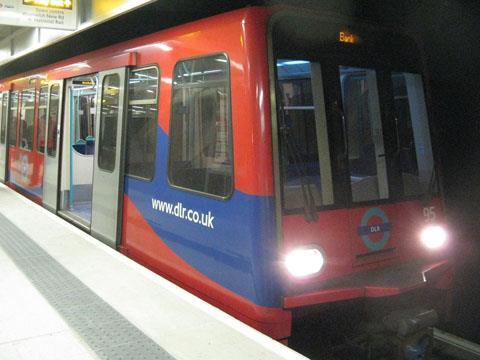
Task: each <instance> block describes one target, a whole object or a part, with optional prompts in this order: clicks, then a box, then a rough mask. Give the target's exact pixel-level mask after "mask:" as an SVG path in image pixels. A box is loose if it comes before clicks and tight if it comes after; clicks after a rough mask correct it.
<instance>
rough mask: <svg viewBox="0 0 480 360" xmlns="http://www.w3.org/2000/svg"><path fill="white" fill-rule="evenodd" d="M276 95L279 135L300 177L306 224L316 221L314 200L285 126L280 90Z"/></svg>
mask: <svg viewBox="0 0 480 360" xmlns="http://www.w3.org/2000/svg"><path fill="white" fill-rule="evenodd" d="M277 91H278V93H279V95H280V96H279V97H278V98H280V101H279V106H278V114H279V119H280V134H281V137H282V142H283V143H284V144H285V147H286V150H287V156H291V158H292V159H293V163H294V166H295V170H296V172H297V174H298V175H299V177H300V186H301V189H302V198H303V205H304V210H305V220H306V221H307V222H313V221H315V220H317V219H318V215H317V206H316V203H315V199H314V197H313V194H312V189H311V188H310V183H309V182H306V178H307V177H308V174H307V170H306V168H305V162H304V161H303V160H302V158H301V156H300V150H299V149H298V147H297V145H296V143H295V142H294V141H293V139H292V138H293V136H290V135H291V132H290V127H289V126H288V124H287V120H286V116H287V115H286V114H285V105H284V103H283V96H282V95H283V93H282V91H281V89H280V88H278V90H277Z"/></svg>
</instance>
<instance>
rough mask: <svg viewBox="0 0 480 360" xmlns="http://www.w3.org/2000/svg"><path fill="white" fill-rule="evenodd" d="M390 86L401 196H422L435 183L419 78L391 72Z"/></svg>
mask: <svg viewBox="0 0 480 360" xmlns="http://www.w3.org/2000/svg"><path fill="white" fill-rule="evenodd" d="M392 83H393V96H394V105H395V122H396V126H397V134H398V156H399V162H400V168H401V172H402V180H403V189H404V195H406V196H414V195H421V194H423V193H425V192H426V191H427V190H428V188H429V187H431V186H432V185H433V184H431V183H432V181H434V180H435V174H434V165H433V154H432V145H431V141H430V131H429V126H428V117H427V108H426V105H425V95H424V91H423V84H422V77H421V76H420V75H418V74H410V73H393V74H392Z"/></svg>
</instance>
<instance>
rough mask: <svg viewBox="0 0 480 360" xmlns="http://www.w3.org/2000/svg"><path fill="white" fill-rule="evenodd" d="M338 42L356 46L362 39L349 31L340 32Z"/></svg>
mask: <svg viewBox="0 0 480 360" xmlns="http://www.w3.org/2000/svg"><path fill="white" fill-rule="evenodd" d="M338 41H340V42H343V43H347V44H356V43H358V42H359V41H360V38H359V37H358V36H357V35H355V34H352V33H351V32H348V31H340V32H339V33H338Z"/></svg>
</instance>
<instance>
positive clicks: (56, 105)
mask: <svg viewBox="0 0 480 360" xmlns="http://www.w3.org/2000/svg"><path fill="white" fill-rule="evenodd" d="M62 95H63V81H55V82H52V83H50V85H49V90H48V105H47V122H46V134H45V147H44V170H43V205H44V206H45V207H46V208H48V209H49V210H51V211H53V212H56V211H57V199H58V197H57V195H58V165H59V157H60V154H59V143H60V141H59V140H60V127H61V122H60V116H61V111H60V110H61V104H62Z"/></svg>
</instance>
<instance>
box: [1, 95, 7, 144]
mask: <svg viewBox="0 0 480 360" xmlns="http://www.w3.org/2000/svg"><path fill="white" fill-rule="evenodd" d="M1 103H2V107H1V108H0V121H1V130H0V144H5V141H6V135H7V134H6V130H7V110H8V109H7V104H8V95H7V94H3V96H2V101H1Z"/></svg>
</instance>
